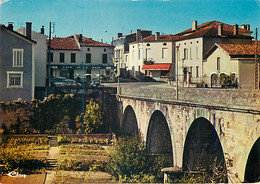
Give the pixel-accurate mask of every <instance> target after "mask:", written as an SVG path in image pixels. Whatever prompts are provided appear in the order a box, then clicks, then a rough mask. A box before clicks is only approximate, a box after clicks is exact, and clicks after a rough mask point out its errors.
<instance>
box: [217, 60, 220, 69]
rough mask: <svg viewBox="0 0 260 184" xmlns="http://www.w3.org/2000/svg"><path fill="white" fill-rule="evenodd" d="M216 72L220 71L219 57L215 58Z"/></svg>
mask: <svg viewBox="0 0 260 184" xmlns="http://www.w3.org/2000/svg"><path fill="white" fill-rule="evenodd" d="M217 70H220V57H217Z"/></svg>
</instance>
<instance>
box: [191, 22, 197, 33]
mask: <svg viewBox="0 0 260 184" xmlns="http://www.w3.org/2000/svg"><path fill="white" fill-rule="evenodd" d="M196 30H197V21H196V20H194V21H192V31H196Z"/></svg>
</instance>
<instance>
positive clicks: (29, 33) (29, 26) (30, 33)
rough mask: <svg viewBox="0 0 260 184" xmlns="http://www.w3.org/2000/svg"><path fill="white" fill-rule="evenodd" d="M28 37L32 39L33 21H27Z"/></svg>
mask: <svg viewBox="0 0 260 184" xmlns="http://www.w3.org/2000/svg"><path fill="white" fill-rule="evenodd" d="M26 37H27V38H29V39H31V38H32V23H31V22H26Z"/></svg>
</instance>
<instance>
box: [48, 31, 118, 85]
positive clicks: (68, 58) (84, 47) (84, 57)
mask: <svg viewBox="0 0 260 184" xmlns="http://www.w3.org/2000/svg"><path fill="white" fill-rule="evenodd" d="M113 51H114V47H113V46H112V45H109V44H105V43H101V42H97V41H95V40H92V39H91V38H86V37H83V36H82V35H81V34H80V35H73V36H69V37H66V38H56V37H55V38H52V40H51V56H50V58H51V61H50V62H51V76H56V77H65V78H69V79H74V78H77V77H80V78H81V79H85V80H92V79H99V78H100V76H101V75H102V76H104V77H106V78H107V79H108V80H111V77H112V76H113V68H114V66H113V62H112V58H113Z"/></svg>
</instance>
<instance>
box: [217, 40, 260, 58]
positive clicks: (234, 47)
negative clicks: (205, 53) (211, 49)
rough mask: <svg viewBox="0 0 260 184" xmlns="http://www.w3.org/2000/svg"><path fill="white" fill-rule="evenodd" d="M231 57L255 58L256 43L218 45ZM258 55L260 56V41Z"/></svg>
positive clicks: (259, 42)
mask: <svg viewBox="0 0 260 184" xmlns="http://www.w3.org/2000/svg"><path fill="white" fill-rule="evenodd" d="M217 45H219V46H220V47H221V48H222V49H223V50H225V51H226V52H227V53H228V54H229V55H233V56H237V55H241V56H243V55H244V56H254V55H255V41H252V43H251V44H230V43H229V44H217ZM257 54H258V55H260V41H258V48H257Z"/></svg>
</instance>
